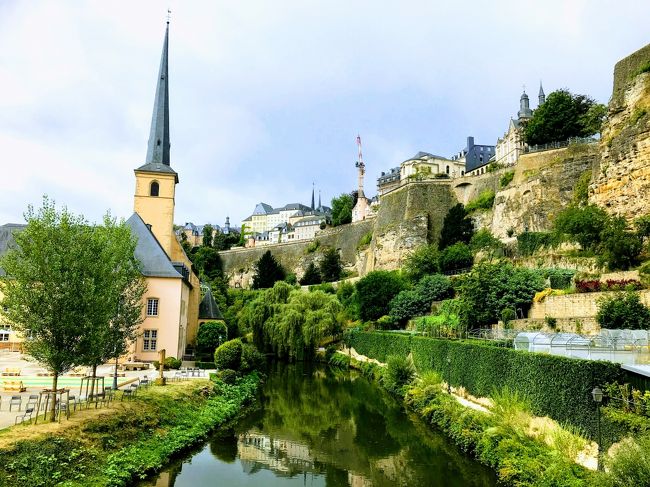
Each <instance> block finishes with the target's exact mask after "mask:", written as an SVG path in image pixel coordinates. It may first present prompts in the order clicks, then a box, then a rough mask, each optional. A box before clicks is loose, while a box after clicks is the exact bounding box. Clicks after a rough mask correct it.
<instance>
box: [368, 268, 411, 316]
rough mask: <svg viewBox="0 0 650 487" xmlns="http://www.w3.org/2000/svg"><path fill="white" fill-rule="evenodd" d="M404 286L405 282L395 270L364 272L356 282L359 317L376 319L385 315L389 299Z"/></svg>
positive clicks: (387, 310)
mask: <svg viewBox="0 0 650 487" xmlns="http://www.w3.org/2000/svg"><path fill="white" fill-rule="evenodd" d="M405 288H406V282H405V281H404V279H403V278H402V277H401V276H400V275H399V274H397V273H396V272H389V271H373V272H370V273H368V274H366V275H365V276H364V277H362V278H361V279H359V281H358V282H357V300H358V303H359V314H360V316H361V319H362V320H364V321H367V320H377V319H379V318H380V317H382V316H384V315H387V314H388V312H389V304H390V301H391V299H393V298H394V297H395V296H397V294H399V292H400V291H402V290H403V289H405Z"/></svg>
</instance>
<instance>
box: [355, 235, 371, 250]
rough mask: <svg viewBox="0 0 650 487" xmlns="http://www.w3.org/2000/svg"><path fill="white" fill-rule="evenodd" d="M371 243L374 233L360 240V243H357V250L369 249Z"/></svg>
mask: <svg viewBox="0 0 650 487" xmlns="http://www.w3.org/2000/svg"><path fill="white" fill-rule="evenodd" d="M370 242H372V232H368V233H366V234H365V235H363V236H362V237H361V238H360V239H359V243H357V250H364V249H367V248H368V246H369V245H370Z"/></svg>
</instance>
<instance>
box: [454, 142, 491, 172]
mask: <svg viewBox="0 0 650 487" xmlns="http://www.w3.org/2000/svg"><path fill="white" fill-rule="evenodd" d="M494 154H495V147H494V146H493V145H479V144H475V143H474V137H467V145H466V146H465V148H464V149H463V150H462V151H460V152H458V153H457V154H454V155H453V156H452V158H451V159H452V160H453V161H456V162H462V163H464V164H465V169H464V171H461V174H460V175H461V176H464V175H465V174H472V175H474V174H483V173H484V172H485V170H486V166H487V164H488V162H489V161H490V159H492V158H493V157H494Z"/></svg>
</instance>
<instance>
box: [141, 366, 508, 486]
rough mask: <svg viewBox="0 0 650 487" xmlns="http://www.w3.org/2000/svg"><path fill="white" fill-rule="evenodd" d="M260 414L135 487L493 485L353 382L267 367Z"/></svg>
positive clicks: (372, 389)
mask: <svg viewBox="0 0 650 487" xmlns="http://www.w3.org/2000/svg"><path fill="white" fill-rule="evenodd" d="M258 406H259V407H257V408H256V410H254V411H253V412H251V413H250V414H249V415H248V416H246V417H245V418H243V419H242V420H241V421H240V422H239V423H238V424H237V425H236V426H235V427H234V428H233V429H230V430H228V431H219V432H217V433H216V434H215V435H214V436H213V437H212V438H211V439H210V440H209V441H208V442H206V443H205V444H204V445H203V446H201V447H199V448H197V449H195V450H194V451H192V452H190V453H189V454H188V455H187V456H186V457H185V458H181V459H179V460H177V461H176V462H174V463H173V464H172V465H170V466H169V467H168V468H167V469H165V470H164V471H162V472H161V473H160V474H159V475H158V476H157V477H156V478H155V479H152V480H149V481H147V482H146V483H144V484H141V485H147V486H156V487H201V486H212V485H214V486H228V487H239V486H263V487H275V486H283V487H284V486H319V487H338V486H351V487H371V486H372V487H384V486H408V487H417V486H447V487H454V486H458V487H461V486H463V487H468V486H476V487H479V486H481V487H483V486H494V485H496V477H495V475H494V473H493V472H492V471H491V470H490V469H488V468H487V467H484V466H483V465H480V464H479V463H477V462H475V461H474V460H472V459H471V458H469V457H468V456H467V455H464V454H463V453H462V452H460V451H459V450H458V448H457V447H456V446H455V445H454V444H453V443H452V442H451V441H450V440H449V439H448V438H447V437H445V436H444V435H443V434H442V433H439V432H436V431H431V430H430V428H428V427H427V426H426V425H425V424H424V423H422V422H421V421H420V420H418V419H417V418H416V417H414V416H413V415H411V414H409V413H408V412H405V411H404V409H403V408H402V407H400V405H399V403H398V402H397V401H395V400H394V399H393V398H392V397H390V396H388V394H386V392H385V391H383V390H382V389H380V388H379V387H378V386H377V385H375V384H374V383H372V382H369V381H368V380H366V379H365V378H364V377H362V376H359V375H357V374H356V373H347V372H339V371H337V370H331V369H328V368H325V367H320V366H311V365H303V364H297V365H285V364H280V363H276V364H273V365H272V366H271V368H270V370H269V375H268V378H267V380H266V381H265V383H264V385H263V387H262V390H261V391H260V399H259V405H258Z"/></svg>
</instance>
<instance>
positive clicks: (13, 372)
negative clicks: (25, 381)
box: [2, 367, 20, 376]
mask: <svg viewBox="0 0 650 487" xmlns="http://www.w3.org/2000/svg"><path fill="white" fill-rule="evenodd" d="M2 375H4V376H19V375H20V369H19V368H17V367H7V368H6V369H5V370H4V371H3V372H2Z"/></svg>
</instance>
